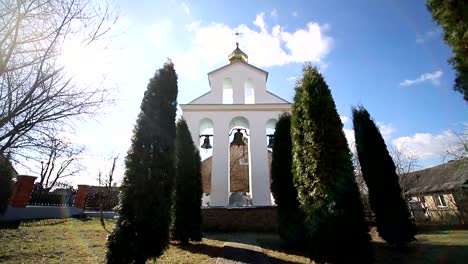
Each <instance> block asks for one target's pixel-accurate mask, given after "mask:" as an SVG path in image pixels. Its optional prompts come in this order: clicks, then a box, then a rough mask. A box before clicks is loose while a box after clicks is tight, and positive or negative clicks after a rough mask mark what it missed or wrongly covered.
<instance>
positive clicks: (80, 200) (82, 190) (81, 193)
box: [74, 185, 90, 209]
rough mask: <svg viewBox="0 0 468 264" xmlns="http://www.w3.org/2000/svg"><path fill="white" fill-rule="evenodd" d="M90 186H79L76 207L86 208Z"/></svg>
mask: <svg viewBox="0 0 468 264" xmlns="http://www.w3.org/2000/svg"><path fill="white" fill-rule="evenodd" d="M89 187H90V186H89V185H78V192H77V193H76V196H75V205H74V206H75V207H76V208H81V209H84V208H85V206H86V198H87V197H88V193H89Z"/></svg>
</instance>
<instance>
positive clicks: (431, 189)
mask: <svg viewBox="0 0 468 264" xmlns="http://www.w3.org/2000/svg"><path fill="white" fill-rule="evenodd" d="M400 181H401V187H402V189H403V192H404V195H405V197H407V198H408V199H409V200H410V202H409V203H410V209H411V211H412V214H413V216H414V219H415V221H416V223H417V224H445V225H452V224H465V225H466V224H468V160H466V159H464V160H454V161H449V162H447V163H444V164H441V165H438V166H435V167H431V168H427V169H423V170H419V171H415V172H411V173H408V174H406V175H404V176H402V177H401V179H400Z"/></svg>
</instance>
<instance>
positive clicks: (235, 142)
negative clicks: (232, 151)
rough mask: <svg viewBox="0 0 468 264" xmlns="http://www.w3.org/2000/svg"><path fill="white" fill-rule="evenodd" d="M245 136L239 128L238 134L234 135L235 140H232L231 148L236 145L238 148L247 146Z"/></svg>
mask: <svg viewBox="0 0 468 264" xmlns="http://www.w3.org/2000/svg"><path fill="white" fill-rule="evenodd" d="M243 138H244V136H243V135H242V132H241V130H240V129H239V128H238V129H237V132H236V133H234V139H233V140H232V142H231V146H232V145H236V146H238V147H240V146H244V145H245V142H244V139H243Z"/></svg>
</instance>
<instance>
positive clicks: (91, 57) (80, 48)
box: [59, 41, 105, 79]
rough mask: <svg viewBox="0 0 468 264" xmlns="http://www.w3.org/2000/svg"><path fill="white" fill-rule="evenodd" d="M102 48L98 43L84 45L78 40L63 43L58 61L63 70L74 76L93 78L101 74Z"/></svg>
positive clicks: (102, 68)
mask: <svg viewBox="0 0 468 264" xmlns="http://www.w3.org/2000/svg"><path fill="white" fill-rule="evenodd" d="M103 52H104V49H103V48H101V47H99V46H98V45H93V43H91V44H90V45H87V46H84V45H83V44H81V43H80V42H79V41H68V42H66V43H64V45H63V47H62V52H61V56H60V59H59V60H60V62H61V64H63V66H64V67H65V71H66V72H68V73H70V74H71V75H73V76H74V77H75V78H84V79H88V78H93V77H97V76H99V75H102V74H103V70H104V69H105V67H104V64H105V63H104V56H103Z"/></svg>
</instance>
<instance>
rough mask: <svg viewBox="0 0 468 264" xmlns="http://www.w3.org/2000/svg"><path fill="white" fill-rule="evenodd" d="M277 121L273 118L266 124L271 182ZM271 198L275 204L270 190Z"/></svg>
mask: <svg viewBox="0 0 468 264" xmlns="http://www.w3.org/2000/svg"><path fill="white" fill-rule="evenodd" d="M276 123H278V120H276V119H274V118H271V119H269V120H268V121H267V122H266V125H265V130H266V135H267V137H266V140H267V142H266V148H267V150H268V171H269V174H270V182H271V161H272V157H273V149H272V148H271V146H272V144H273V142H272V141H273V140H274V135H275V131H276ZM270 199H271V204H275V199H274V197H273V194H272V193H271V191H270Z"/></svg>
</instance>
